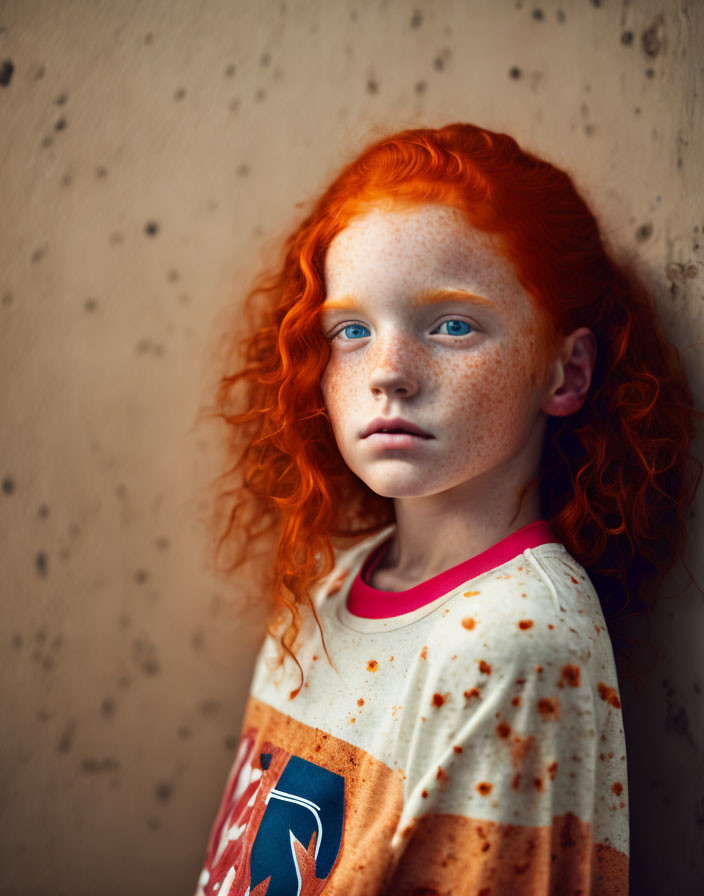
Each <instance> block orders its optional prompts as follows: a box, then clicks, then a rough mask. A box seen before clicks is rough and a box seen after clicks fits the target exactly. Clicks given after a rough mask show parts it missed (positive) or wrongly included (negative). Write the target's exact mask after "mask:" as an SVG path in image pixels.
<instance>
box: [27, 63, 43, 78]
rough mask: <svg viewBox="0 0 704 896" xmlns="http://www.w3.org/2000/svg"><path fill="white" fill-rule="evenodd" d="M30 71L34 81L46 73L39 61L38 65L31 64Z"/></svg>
mask: <svg viewBox="0 0 704 896" xmlns="http://www.w3.org/2000/svg"><path fill="white" fill-rule="evenodd" d="M30 72H31V74H32V77H33V78H34V80H35V81H41V79H42V78H43V77H44V75H45V74H46V66H45V65H42V63H41V62H40V63H39V65H33V66H32V68H31V69H30Z"/></svg>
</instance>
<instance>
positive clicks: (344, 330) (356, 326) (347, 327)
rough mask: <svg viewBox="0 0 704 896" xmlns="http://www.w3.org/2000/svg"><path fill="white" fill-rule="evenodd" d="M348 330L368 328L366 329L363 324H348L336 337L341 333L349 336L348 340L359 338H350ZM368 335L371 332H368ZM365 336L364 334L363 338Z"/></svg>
mask: <svg viewBox="0 0 704 896" xmlns="http://www.w3.org/2000/svg"><path fill="white" fill-rule="evenodd" d="M347 330H367V328H366V327H363V326H362V325H361V324H347V326H346V327H343V328H342V329H341V330H338V332H337V333H336V334H335V335H336V336H339V335H340V333H345V335H346V336H347V338H348V339H355V338H357V337H355V336H349V335H347ZM368 333H369V330H367V334H368ZM363 336H364V334H362V337H363Z"/></svg>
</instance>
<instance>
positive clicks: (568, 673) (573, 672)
mask: <svg viewBox="0 0 704 896" xmlns="http://www.w3.org/2000/svg"><path fill="white" fill-rule="evenodd" d="M579 675H580V672H579V666H577V665H575V664H574V663H567V665H565V666H563V667H562V681H563V682H565V683H566V684H568V685H569V686H570V687H571V688H576V687H578V686H579Z"/></svg>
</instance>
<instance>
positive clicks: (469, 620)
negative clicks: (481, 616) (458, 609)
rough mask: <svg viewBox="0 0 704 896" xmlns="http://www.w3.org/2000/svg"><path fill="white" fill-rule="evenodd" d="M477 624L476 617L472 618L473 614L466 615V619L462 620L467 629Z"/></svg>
mask: <svg viewBox="0 0 704 896" xmlns="http://www.w3.org/2000/svg"><path fill="white" fill-rule="evenodd" d="M476 624H477V622H476V620H475V619H472V617H471V616H465V617H464V619H463V620H462V626H463V628H467V629H469V630H470V631H471V630H472V629H473V628H474V626H475V625H476Z"/></svg>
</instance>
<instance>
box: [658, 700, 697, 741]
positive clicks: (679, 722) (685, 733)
mask: <svg viewBox="0 0 704 896" xmlns="http://www.w3.org/2000/svg"><path fill="white" fill-rule="evenodd" d="M665 731H668V732H669V731H672V732H674V733H675V734H677V735H679V737H683V738H684V739H685V740H686V741H688V742H689V744H690V745H691V746H692V747H694V746H695V744H694V738H693V737H692V732H691V731H690V728H689V718H688V716H687V710H686V708H685V707H684V706H679V707H678V706H677V704H676V703H675V701H674V700H668V701H667V718H666V719H665Z"/></svg>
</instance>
